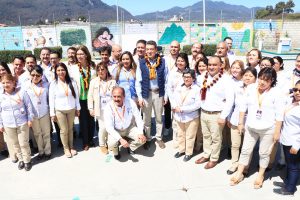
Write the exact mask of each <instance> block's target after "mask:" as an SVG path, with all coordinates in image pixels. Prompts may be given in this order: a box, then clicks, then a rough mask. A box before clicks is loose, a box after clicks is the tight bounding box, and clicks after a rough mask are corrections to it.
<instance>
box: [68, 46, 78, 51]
mask: <svg viewBox="0 0 300 200" xmlns="http://www.w3.org/2000/svg"><path fill="white" fill-rule="evenodd" d="M69 50H73V51H76V50H77V49H76V48H75V47H69V48H68V49H67V51H69Z"/></svg>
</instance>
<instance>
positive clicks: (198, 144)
mask: <svg viewBox="0 0 300 200" xmlns="http://www.w3.org/2000/svg"><path fill="white" fill-rule="evenodd" d="M200 117H201V116H200ZM198 120H199V125H198V130H197V134H196V140H195V145H194V150H195V152H200V150H201V147H203V134H202V127H201V121H200V118H198Z"/></svg>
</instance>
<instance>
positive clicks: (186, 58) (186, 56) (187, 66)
mask: <svg viewBox="0 0 300 200" xmlns="http://www.w3.org/2000/svg"><path fill="white" fill-rule="evenodd" d="M178 58H182V59H183V60H184V61H185V63H186V66H185V68H189V67H190V65H189V58H188V55H187V54H186V53H179V54H178V56H177V58H176V62H177V60H178Z"/></svg>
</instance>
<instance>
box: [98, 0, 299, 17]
mask: <svg viewBox="0 0 300 200" xmlns="http://www.w3.org/2000/svg"><path fill="white" fill-rule="evenodd" d="M116 1H118V2H119V5H120V6H122V7H123V8H125V9H126V10H128V11H129V12H131V14H132V15H139V14H144V13H148V12H155V11H163V10H167V9H169V8H172V7H174V6H179V7H186V6H190V5H193V4H194V3H196V2H199V1H196V0H102V2H104V3H106V4H108V5H116ZM220 1H221V0H220ZM279 1H285V2H287V0H268V1H266V0H246V1H245V0H223V2H226V3H228V4H234V5H244V6H246V7H249V8H251V7H255V6H261V7H265V6H267V5H272V6H273V7H275V5H276V3H278V2H279ZM297 1H298V3H296V2H297ZM294 3H295V4H296V6H295V8H294V11H295V12H300V2H299V0H294Z"/></svg>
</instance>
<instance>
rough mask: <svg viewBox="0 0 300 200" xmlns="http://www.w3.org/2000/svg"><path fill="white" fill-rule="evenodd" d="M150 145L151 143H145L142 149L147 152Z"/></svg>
mask: <svg viewBox="0 0 300 200" xmlns="http://www.w3.org/2000/svg"><path fill="white" fill-rule="evenodd" d="M150 144H151V141H147V142H146V143H145V144H144V149H145V150H149V149H150Z"/></svg>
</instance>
